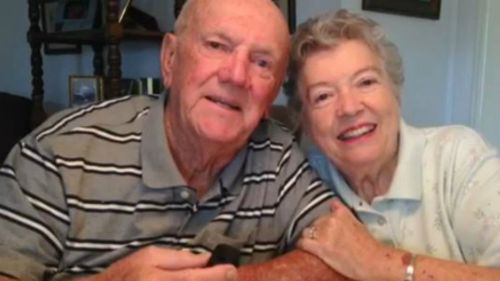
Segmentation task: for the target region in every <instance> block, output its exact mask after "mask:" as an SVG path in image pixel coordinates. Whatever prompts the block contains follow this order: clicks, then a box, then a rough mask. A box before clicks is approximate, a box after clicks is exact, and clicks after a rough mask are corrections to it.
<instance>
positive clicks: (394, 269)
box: [362, 247, 415, 281]
mask: <svg viewBox="0 0 500 281" xmlns="http://www.w3.org/2000/svg"><path fill="white" fill-rule="evenodd" d="M377 256H378V257H376V258H375V260H374V261H373V262H372V263H371V264H372V266H367V267H366V269H367V270H366V271H365V273H366V274H367V275H366V276H365V278H363V279H362V280H380V281H406V279H405V278H406V275H407V271H408V266H409V265H410V264H412V259H413V254H411V253H410V252H407V251H403V250H398V249H394V248H388V247H387V248H384V251H382V252H381V253H380V254H379V255H377ZM412 268H413V271H414V269H415V266H414V264H413V267H412ZM410 269H411V268H410ZM413 274H414V273H413ZM412 277H414V276H413V275H412ZM410 280H411V279H410ZM412 281H414V280H412Z"/></svg>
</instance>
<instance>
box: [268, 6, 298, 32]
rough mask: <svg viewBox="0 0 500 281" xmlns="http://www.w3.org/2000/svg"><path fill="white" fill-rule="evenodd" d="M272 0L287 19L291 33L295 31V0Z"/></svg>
mask: <svg viewBox="0 0 500 281" xmlns="http://www.w3.org/2000/svg"><path fill="white" fill-rule="evenodd" d="M273 2H274V3H275V4H276V5H277V6H278V7H279V8H280V10H281V12H282V13H283V15H284V16H285V19H287V20H288V28H289V29H290V32H291V33H294V32H295V25H296V8H295V0H273Z"/></svg>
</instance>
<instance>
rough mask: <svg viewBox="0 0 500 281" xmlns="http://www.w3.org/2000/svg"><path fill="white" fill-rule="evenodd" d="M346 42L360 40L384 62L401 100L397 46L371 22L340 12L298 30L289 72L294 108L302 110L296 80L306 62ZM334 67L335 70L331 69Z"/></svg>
mask: <svg viewBox="0 0 500 281" xmlns="http://www.w3.org/2000/svg"><path fill="white" fill-rule="evenodd" d="M345 40H359V41H361V42H363V43H364V44H366V45H367V46H368V47H369V48H370V49H371V50H372V51H373V52H374V54H376V55H377V56H378V57H379V58H380V59H381V61H382V64H383V68H384V69H383V70H384V71H386V72H387V74H388V76H389V79H390V80H391V83H392V85H393V87H394V90H395V91H394V93H395V95H396V98H397V99H398V100H399V99H400V92H401V88H402V86H403V83H404V74H403V62H402V58H401V55H400V54H399V50H398V48H397V46H396V45H395V44H394V43H392V42H391V41H389V39H388V38H387V36H386V34H385V32H384V31H383V30H382V27H381V26H380V25H379V24H378V23H377V22H375V21H374V20H372V19H369V18H367V17H364V16H361V15H359V14H355V13H352V12H349V11H347V10H344V9H342V10H339V11H337V12H336V13H327V14H324V15H321V16H318V17H315V18H311V19H309V20H308V21H306V22H304V23H302V24H301V25H299V27H298V28H297V31H296V32H295V34H294V36H293V41H292V56H291V62H290V68H289V77H290V81H291V82H292V83H293V85H292V86H291V88H292V91H293V94H292V106H293V107H294V108H295V109H296V110H300V108H301V103H300V98H298V93H297V90H298V89H297V82H298V80H297V78H298V77H299V75H300V72H301V70H302V67H303V66H304V63H305V61H306V59H307V58H308V57H309V56H310V55H312V54H313V53H315V52H317V51H320V50H325V49H334V48H335V47H337V46H338V45H339V44H340V43H342V42H343V41H345ZM332 67H335V66H332Z"/></svg>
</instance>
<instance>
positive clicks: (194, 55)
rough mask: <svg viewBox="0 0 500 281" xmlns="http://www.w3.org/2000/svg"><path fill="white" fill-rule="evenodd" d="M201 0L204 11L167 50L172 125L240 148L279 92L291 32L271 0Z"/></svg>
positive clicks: (164, 65)
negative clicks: (289, 32)
mask: <svg viewBox="0 0 500 281" xmlns="http://www.w3.org/2000/svg"><path fill="white" fill-rule="evenodd" d="M199 2H201V3H195V5H203V6H202V11H203V12H202V13H200V12H196V13H195V14H194V16H193V17H191V21H189V22H188V25H187V28H186V29H185V30H184V31H183V32H182V33H181V34H179V35H178V36H177V37H173V36H172V35H171V36H172V37H171V38H170V39H169V40H170V41H169V42H168V43H167V44H166V47H164V49H163V51H162V52H163V54H162V57H163V61H162V65H163V74H164V78H165V82H166V84H167V86H168V87H169V88H170V97H169V102H168V106H167V122H171V123H170V124H176V126H180V127H181V128H182V130H183V132H184V133H187V134H188V135H191V136H193V137H198V138H201V139H203V140H205V141H212V142H218V143H227V144H231V145H234V144H238V145H241V144H242V143H244V142H246V140H247V138H248V136H249V135H250V133H251V132H252V131H253V130H254V129H255V127H256V126H257V125H258V123H259V120H260V119H261V118H262V116H263V114H264V112H265V110H266V109H267V108H268V107H269V106H270V104H271V103H272V101H273V100H274V98H275V97H276V95H277V92H278V89H279V87H280V85H281V82H282V79H283V77H284V73H285V69H286V63H287V59H288V48H289V46H288V31H287V28H286V25H285V24H284V23H283V20H282V19H281V18H279V11H278V10H275V9H274V7H273V6H270V5H273V4H272V3H271V1H268V0H252V1H248V0H218V1H199ZM200 7H201V6H200ZM198 8H199V7H198ZM277 13H278V14H277ZM169 118H170V120H169Z"/></svg>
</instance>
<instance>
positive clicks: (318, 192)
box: [277, 142, 334, 249]
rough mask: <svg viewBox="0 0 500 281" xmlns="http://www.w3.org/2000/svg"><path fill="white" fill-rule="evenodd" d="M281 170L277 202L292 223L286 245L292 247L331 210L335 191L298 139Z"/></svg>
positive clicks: (288, 247)
mask: <svg viewBox="0 0 500 281" xmlns="http://www.w3.org/2000/svg"><path fill="white" fill-rule="evenodd" d="M277 169H278V180H277V181H278V182H279V195H278V200H277V202H278V204H279V208H278V209H279V212H280V213H281V214H279V215H278V218H281V219H283V220H286V221H287V222H288V223H287V227H286V230H285V233H284V237H283V242H284V244H283V245H282V246H284V247H285V249H290V248H293V246H294V244H295V242H296V241H297V240H298V238H299V237H300V235H301V234H302V231H303V229H304V228H305V227H307V226H308V225H310V224H311V223H312V222H313V221H314V220H315V219H316V218H318V217H319V216H321V215H323V214H326V213H328V212H329V201H330V199H332V198H333V197H334V193H333V191H332V190H331V189H329V188H328V187H326V186H325V185H324V184H323V182H322V181H321V179H320V178H319V177H318V176H317V175H316V173H315V172H314V170H313V169H312V168H311V166H310V164H309V162H308V161H307V159H306V158H305V157H304V155H303V153H302V152H301V150H300V149H299V147H298V145H297V144H296V143H295V142H293V143H292V144H291V145H290V146H289V147H288V148H287V149H286V150H285V151H284V153H283V157H282V159H280V161H279V164H278V168H277Z"/></svg>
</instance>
